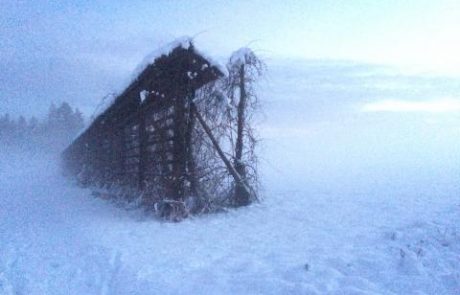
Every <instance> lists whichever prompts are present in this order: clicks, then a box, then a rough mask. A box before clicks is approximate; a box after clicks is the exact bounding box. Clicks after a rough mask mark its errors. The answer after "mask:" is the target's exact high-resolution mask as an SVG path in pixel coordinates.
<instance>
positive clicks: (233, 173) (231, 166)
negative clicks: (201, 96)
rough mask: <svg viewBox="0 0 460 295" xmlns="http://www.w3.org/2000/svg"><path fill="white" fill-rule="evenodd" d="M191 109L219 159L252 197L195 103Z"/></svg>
mask: <svg viewBox="0 0 460 295" xmlns="http://www.w3.org/2000/svg"><path fill="white" fill-rule="evenodd" d="M190 108H191V110H192V112H193V114H194V115H195V116H196V118H197V119H198V122H200V124H201V126H202V127H203V129H204V131H205V132H206V134H207V135H208V137H209V139H211V142H212V145H213V146H214V148H215V149H216V151H217V153H218V154H219V157H220V158H221V159H222V161H223V162H224V164H225V166H226V167H227V169H228V171H230V174H231V175H232V176H233V179H234V180H235V182H236V183H237V184H240V185H241V187H242V189H243V190H244V191H245V192H246V193H247V194H248V195H251V190H250V188H249V185H248V184H247V183H246V180H245V179H244V178H242V177H241V175H240V174H239V173H238V171H236V169H235V167H233V165H232V163H230V161H229V160H228V159H227V157H226V156H225V154H224V152H223V151H222V149H221V148H220V146H219V143H218V142H217V139H216V138H215V137H214V135H213V134H212V131H211V129H210V128H209V126H208V125H207V124H206V122H205V121H204V119H203V117H202V116H201V114H200V113H199V112H198V109H197V108H196V105H195V103H193V102H192V103H191V104H190Z"/></svg>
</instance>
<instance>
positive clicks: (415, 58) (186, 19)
mask: <svg viewBox="0 0 460 295" xmlns="http://www.w3.org/2000/svg"><path fill="white" fill-rule="evenodd" d="M459 27H460V2H458V1H452V0H438V1H431V0H430V1H428V0H406V1H364V0H362V1H358V0H351V1H332V0H325V1H292V0H291V1H216V0H215V1H203V0H197V1H161V0H159V1H140V0H137V1H124V0H123V1H100V0H95V1H19V0H18V1H12V0H3V1H1V2H0V41H1V44H0V45H1V46H0V60H1V63H0V113H4V112H20V113H25V114H37V115H42V114H44V113H45V112H46V110H47V108H48V105H49V103H50V102H51V101H56V102H59V101H62V100H68V101H70V102H71V103H73V104H74V105H77V106H79V107H81V108H82V109H83V110H84V111H85V113H88V112H90V111H91V109H92V108H94V106H95V105H96V104H97V102H98V101H99V100H100V98H101V97H102V96H104V95H105V94H107V93H108V92H110V91H112V90H113V89H116V85H117V84H118V83H120V81H121V80H123V79H125V78H126V77H127V76H129V73H130V71H131V70H132V69H133V68H134V67H135V66H136V64H137V63H138V62H139V61H140V60H141V59H142V57H143V56H144V55H145V54H147V53H148V52H149V51H151V50H154V49H155V48H156V47H158V46H160V45H161V44H164V43H166V42H168V41H170V40H172V39H174V38H176V37H178V36H182V35H192V36H193V35H196V43H197V45H198V46H199V47H200V48H202V49H204V50H205V51H209V53H210V54H211V55H213V56H228V55H229V54H230V53H231V51H232V50H235V49H237V48H238V47H241V46H244V45H247V44H251V47H253V48H255V49H257V50H258V51H259V52H260V53H261V54H263V55H264V56H265V57H268V58H272V59H273V58H274V59H276V58H281V57H283V58H304V59H338V60H354V61H359V62H363V63H367V62H370V63H378V64H396V65H401V66H405V67H408V66H409V69H415V70H417V71H420V70H422V71H429V72H434V73H442V74H448V75H458V73H459V72H460V54H459V52H460V34H458V32H457V30H458V28H459Z"/></svg>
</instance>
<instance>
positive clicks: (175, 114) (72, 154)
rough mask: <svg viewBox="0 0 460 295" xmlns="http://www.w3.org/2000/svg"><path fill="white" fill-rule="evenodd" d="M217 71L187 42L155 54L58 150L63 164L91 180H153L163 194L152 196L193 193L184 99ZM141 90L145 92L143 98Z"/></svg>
mask: <svg viewBox="0 0 460 295" xmlns="http://www.w3.org/2000/svg"><path fill="white" fill-rule="evenodd" d="M204 65H206V66H204ZM189 73H196V75H195V76H194V77H193V79H191V78H190V75H189ZM220 75H222V73H221V72H220V71H219V70H218V69H217V68H216V67H214V66H211V65H210V64H209V62H208V61H206V60H205V59H204V58H203V57H202V56H200V55H199V54H197V53H196V52H195V50H194V48H193V46H190V48H182V47H178V48H176V49H174V50H172V51H171V52H170V53H169V54H168V55H163V56H160V57H158V58H157V59H156V60H155V62H154V63H153V64H151V65H149V66H147V67H146V68H145V69H144V71H143V72H142V73H141V74H140V75H139V76H138V77H137V79H135V80H134V81H133V83H131V85H129V86H128V87H127V88H126V89H125V90H124V91H123V92H122V93H121V94H120V95H119V96H117V97H116V98H115V99H114V103H113V104H112V105H111V106H110V107H109V108H107V109H106V110H105V111H104V112H103V113H102V114H101V115H99V116H98V117H97V118H96V119H95V120H94V121H93V123H92V124H91V125H90V126H89V128H88V129H87V130H85V132H83V133H82V134H81V135H80V136H79V137H78V138H77V139H76V140H75V141H74V142H73V143H72V144H71V145H70V146H69V147H68V148H67V149H66V150H65V151H64V152H63V158H64V160H65V163H66V166H67V167H68V169H69V170H71V171H72V173H73V174H75V175H76V174H78V173H80V172H82V171H85V173H86V174H87V179H89V180H90V181H92V182H93V184H101V185H105V184H109V183H112V182H118V183H120V184H123V185H129V186H132V187H135V188H138V189H140V190H143V189H145V185H146V182H147V181H153V182H154V183H149V184H148V186H149V187H152V186H155V187H156V189H157V191H161V192H163V193H164V195H163V196H157V197H161V198H172V199H175V200H178V201H182V200H184V198H185V196H186V194H189V193H190V191H191V192H192V193H194V194H196V192H195V190H196V187H197V185H198V184H197V183H196V182H197V181H196V177H195V169H196V168H195V166H196V165H195V162H194V161H195V160H194V159H193V142H192V132H193V129H194V128H195V121H194V120H195V118H194V116H193V115H192V112H191V110H190V109H189V105H188V99H190V97H189V95H190V94H193V93H194V91H195V90H196V89H198V88H199V87H201V86H203V85H204V84H206V83H208V82H210V81H213V80H215V79H216V78H218V77H219V76H220ZM141 91H148V93H149V95H148V97H147V98H146V99H145V100H144V101H143V102H141V101H140V96H139V94H140V92H141ZM157 174H158V175H157ZM153 176H155V177H153ZM187 180H189V181H190V186H191V187H190V191H188V189H189V188H188V187H187V185H186V181H187Z"/></svg>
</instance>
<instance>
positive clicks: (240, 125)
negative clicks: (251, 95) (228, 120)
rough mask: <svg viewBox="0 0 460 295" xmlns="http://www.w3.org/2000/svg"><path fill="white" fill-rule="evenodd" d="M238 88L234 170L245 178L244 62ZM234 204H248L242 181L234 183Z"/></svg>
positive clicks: (247, 196)
mask: <svg viewBox="0 0 460 295" xmlns="http://www.w3.org/2000/svg"><path fill="white" fill-rule="evenodd" d="M239 81H240V83H239V89H240V100H239V102H238V113H237V133H236V144H235V159H234V161H235V163H234V165H235V170H236V171H237V172H238V174H239V175H240V176H241V178H242V179H243V181H244V179H245V178H246V167H245V166H244V164H243V162H242V159H243V149H244V142H243V136H244V134H243V131H244V124H245V120H244V119H245V117H244V116H245V113H244V112H245V109H246V99H247V93H246V88H245V72H244V64H243V65H241V67H240V71H239ZM234 200H235V205H236V206H246V205H248V204H249V192H248V191H247V190H246V189H244V187H243V183H241V182H236V184H235V195H234Z"/></svg>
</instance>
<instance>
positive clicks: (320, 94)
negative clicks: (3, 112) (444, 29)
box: [0, 62, 460, 295]
mask: <svg viewBox="0 0 460 295" xmlns="http://www.w3.org/2000/svg"><path fill="white" fill-rule="evenodd" d="M269 65H270V68H271V72H269V76H268V78H267V81H266V82H268V85H269V87H268V88H266V90H265V91H264V92H263V94H262V97H261V100H262V101H263V102H264V105H265V115H266V119H265V121H263V123H262V124H261V128H260V130H261V136H262V137H263V138H264V141H263V143H262V150H261V153H262V159H261V170H262V176H263V177H262V180H263V183H264V191H263V197H264V198H263V201H262V202H261V203H259V204H254V205H252V206H250V207H247V208H243V209H240V210H237V211H230V212H228V213H222V214H216V215H209V216H203V217H196V218H190V219H187V220H185V221H184V222H181V223H165V222H159V221H157V220H154V219H152V218H151V217H150V216H148V215H145V214H144V213H142V212H140V211H137V210H125V209H121V208H118V207H116V206H114V205H113V204H111V203H110V202H108V201H106V200H102V199H98V198H95V197H93V196H92V195H91V192H90V191H88V190H84V189H81V188H78V187H76V186H74V185H73V184H72V183H71V182H70V181H69V180H66V179H64V178H63V177H62V176H61V174H60V171H59V168H58V164H57V161H56V158H55V157H54V156H52V155H46V154H37V153H36V154H33V153H14V152H9V153H6V152H7V151H2V153H0V154H1V156H0V294H27V295H28V294H31V295H32V294H460V225H459V220H460V160H459V159H460V153H459V147H460V127H459V126H460V124H459V121H460V119H459V116H458V113H456V112H430V111H429V110H428V111H426V112H403V111H392V112H369V111H367V110H368V108H366V105H367V106H368V105H369V104H370V103H373V102H378V101H384V100H386V99H393V100H396V99H405V100H409V101H413V100H423V101H429V102H433V101H435V100H436V99H437V98H438V97H444V96H449V95H451V94H452V93H454V92H455V90H458V89H460V86H459V85H460V84H459V82H458V81H455V80H448V79H446V80H437V79H431V78H430V79H428V78H423V79H422V78H413V77H412V78H410V77H401V76H397V75H393V74H392V73H388V72H386V70H385V69H380V68H363V66H358V65H354V64H346V63H345V64H343V63H339V64H331V63H327V62H321V63H319V62H311V63H303V64H302V63H298V62H293V63H286V62H283V63H276V62H272V63H271V64H269ZM450 92H452V93H450ZM458 93H460V92H458ZM458 93H457V94H458ZM406 111H407V110H406Z"/></svg>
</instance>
